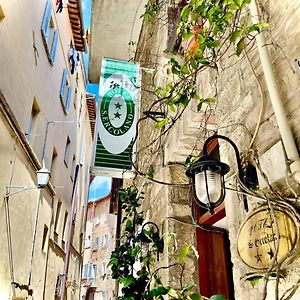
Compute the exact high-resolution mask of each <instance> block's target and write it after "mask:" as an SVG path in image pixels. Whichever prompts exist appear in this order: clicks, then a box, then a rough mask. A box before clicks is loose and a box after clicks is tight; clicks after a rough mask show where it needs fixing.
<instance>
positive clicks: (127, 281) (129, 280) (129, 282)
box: [121, 276, 135, 287]
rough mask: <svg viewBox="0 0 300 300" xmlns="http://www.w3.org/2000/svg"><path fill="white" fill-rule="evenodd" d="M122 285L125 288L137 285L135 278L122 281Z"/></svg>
mask: <svg viewBox="0 0 300 300" xmlns="http://www.w3.org/2000/svg"><path fill="white" fill-rule="evenodd" d="M121 283H122V284H123V285H124V287H127V286H129V285H131V284H133V283H135V279H134V278H133V277H131V276H130V277H125V278H123V279H121Z"/></svg>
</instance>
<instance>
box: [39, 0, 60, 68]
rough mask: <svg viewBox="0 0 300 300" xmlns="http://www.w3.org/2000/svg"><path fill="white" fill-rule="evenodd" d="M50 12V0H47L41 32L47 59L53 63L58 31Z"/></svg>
mask: <svg viewBox="0 0 300 300" xmlns="http://www.w3.org/2000/svg"><path fill="white" fill-rule="evenodd" d="M52 14H53V12H52V5H51V0H47V3H46V7H45V10H44V15H43V20H42V26H41V32H42V37H43V42H44V45H45V49H46V53H47V56H48V60H49V62H50V64H51V65H53V64H54V60H55V54H56V48H57V42H58V31H57V29H56V28H55V25H54V19H53V15H52Z"/></svg>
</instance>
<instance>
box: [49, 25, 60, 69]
mask: <svg viewBox="0 0 300 300" xmlns="http://www.w3.org/2000/svg"><path fill="white" fill-rule="evenodd" d="M57 41H58V31H57V30H55V31H54V34H53V40H52V44H51V50H50V63H51V65H53V64H54V59H55V54H56V48H57Z"/></svg>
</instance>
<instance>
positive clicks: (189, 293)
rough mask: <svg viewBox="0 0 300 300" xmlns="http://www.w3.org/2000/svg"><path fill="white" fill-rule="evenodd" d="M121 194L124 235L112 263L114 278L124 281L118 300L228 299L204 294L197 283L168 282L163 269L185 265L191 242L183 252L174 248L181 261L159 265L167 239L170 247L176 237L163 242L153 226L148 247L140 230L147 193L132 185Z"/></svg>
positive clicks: (113, 255)
mask: <svg viewBox="0 0 300 300" xmlns="http://www.w3.org/2000/svg"><path fill="white" fill-rule="evenodd" d="M119 197H120V201H121V205H122V209H123V211H124V217H123V221H122V225H123V234H122V236H121V238H120V241H119V244H118V246H117V247H116V249H115V250H114V251H113V252H112V254H111V257H110V261H109V264H108V265H109V266H110V268H111V271H112V278H113V279H116V280H117V281H118V282H119V283H120V284H121V295H120V296H118V298H117V299H118V300H151V299H153V300H163V299H165V298H164V297H165V296H168V297H169V299H179V300H205V299H210V300H225V298H224V297H223V296H221V295H214V296H212V297H210V298H207V297H203V296H201V295H200V294H199V293H198V292H196V291H195V285H194V284H190V285H185V286H181V288H180V289H179V290H178V289H175V288H173V287H172V286H167V285H164V284H163V282H162V280H161V276H160V274H161V272H163V270H166V269H169V268H172V267H174V266H181V267H182V268H183V265H184V260H185V258H186V257H187V255H188V254H189V247H188V245H184V246H183V247H182V249H181V250H180V251H179V252H178V251H176V249H174V248H173V247H171V248H172V253H174V254H173V255H177V256H178V263H175V264H172V265H170V266H161V267H159V268H155V266H156V263H157V254H158V253H160V252H162V250H163V245H164V242H165V243H166V246H168V243H169V242H170V240H171V239H172V238H170V236H168V237H167V238H166V240H165V241H163V238H162V237H160V235H159V233H158V232H157V231H155V230H154V229H153V228H151V227H150V228H147V229H145V230H144V231H143V233H144V234H145V235H146V237H147V238H148V243H147V247H145V246H144V245H143V244H142V243H141V242H140V240H139V238H138V237H139V233H140V232H139V229H140V227H141V226H142V224H143V223H144V222H145V218H144V213H143V212H141V211H139V208H140V205H141V204H140V201H141V200H142V199H143V193H139V191H138V189H137V188H136V187H135V186H130V187H128V188H126V189H121V190H120V193H119ZM145 248H146V249H145ZM165 251H167V249H165ZM183 270H184V268H183ZM180 285H182V284H180Z"/></svg>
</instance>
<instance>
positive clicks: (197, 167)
mask: <svg viewBox="0 0 300 300" xmlns="http://www.w3.org/2000/svg"><path fill="white" fill-rule="evenodd" d="M215 139H222V140H225V141H227V142H228V143H229V144H230V145H231V146H232V147H233V149H234V152H235V157H236V163H237V167H238V178H239V180H240V182H241V183H242V184H243V185H245V186H247V183H246V174H245V172H244V171H243V169H242V163H241V157H240V154H239V150H238V147H237V146H236V144H235V143H234V142H233V141H232V140H231V139H230V138H228V137H226V136H223V135H219V134H216V135H213V136H211V137H209V138H208V139H206V141H205V142H204V145H203V150H202V154H203V156H202V157H201V158H200V159H199V160H198V161H197V162H196V163H195V164H194V165H193V166H192V167H191V168H189V169H188V170H187V171H186V175H187V176H188V177H191V178H192V183H193V192H194V196H195V200H196V202H197V204H198V205H199V206H200V207H202V208H204V209H207V210H208V211H209V212H210V213H211V214H214V209H215V208H216V207H217V206H219V205H220V204H221V203H222V202H223V200H224V198H225V182H224V175H225V174H227V173H228V172H229V170H230V167H229V166H228V165H227V164H225V163H223V162H221V161H219V160H217V159H214V158H212V157H211V156H210V155H209V154H208V151H207V148H208V145H209V143H210V142H211V141H212V140H215ZM207 170H210V171H213V172H219V173H220V175H221V196H220V198H219V200H218V201H216V202H215V203H213V202H210V197H209V192H208V182H207V175H206V171H207ZM201 172H204V175H205V185H206V193H207V196H208V203H207V204H206V203H203V202H201V201H200V200H199V199H198V197H197V194H196V186H195V185H196V184H195V175H196V174H198V173H201ZM242 197H243V203H244V208H245V211H246V212H247V211H248V210H249V208H248V202H247V197H246V195H245V194H243V195H242Z"/></svg>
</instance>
